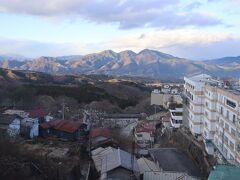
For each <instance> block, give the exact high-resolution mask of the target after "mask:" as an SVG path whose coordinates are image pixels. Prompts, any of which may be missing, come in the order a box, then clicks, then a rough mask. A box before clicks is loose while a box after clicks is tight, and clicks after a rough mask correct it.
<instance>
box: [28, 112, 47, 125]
mask: <svg viewBox="0 0 240 180" xmlns="http://www.w3.org/2000/svg"><path fill="white" fill-rule="evenodd" d="M46 116H47V113H46V112H45V111H44V110H43V109H42V108H36V109H33V110H31V111H30V112H29V115H28V117H29V118H32V119H37V120H38V122H39V123H43V122H45V121H46Z"/></svg>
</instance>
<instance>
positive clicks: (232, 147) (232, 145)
mask: <svg viewBox="0 0 240 180" xmlns="http://www.w3.org/2000/svg"><path fill="white" fill-rule="evenodd" d="M229 144H230V148H231V149H232V150H234V144H233V142H232V141H229Z"/></svg>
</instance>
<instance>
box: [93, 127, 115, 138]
mask: <svg viewBox="0 0 240 180" xmlns="http://www.w3.org/2000/svg"><path fill="white" fill-rule="evenodd" d="M90 136H91V137H92V138H94V137H97V136H103V137H107V138H110V137H111V133H110V131H109V129H107V128H93V129H91V132H90Z"/></svg>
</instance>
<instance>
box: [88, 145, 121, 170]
mask: <svg viewBox="0 0 240 180" xmlns="http://www.w3.org/2000/svg"><path fill="white" fill-rule="evenodd" d="M116 150H117V149H115V148H112V147H107V148H102V147H100V148H97V149H95V150H93V151H91V154H92V159H93V162H94V164H95V167H96V169H97V171H98V172H100V171H101V168H102V163H103V162H102V159H103V156H105V155H106V154H108V153H112V152H113V151H116Z"/></svg>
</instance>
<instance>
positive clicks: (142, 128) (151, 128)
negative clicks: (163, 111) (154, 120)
mask: <svg viewBox="0 0 240 180" xmlns="http://www.w3.org/2000/svg"><path fill="white" fill-rule="evenodd" d="M136 132H138V133H139V132H149V133H154V132H155V127H154V126H153V125H151V124H149V123H144V124H143V125H142V126H140V127H137V128H136Z"/></svg>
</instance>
